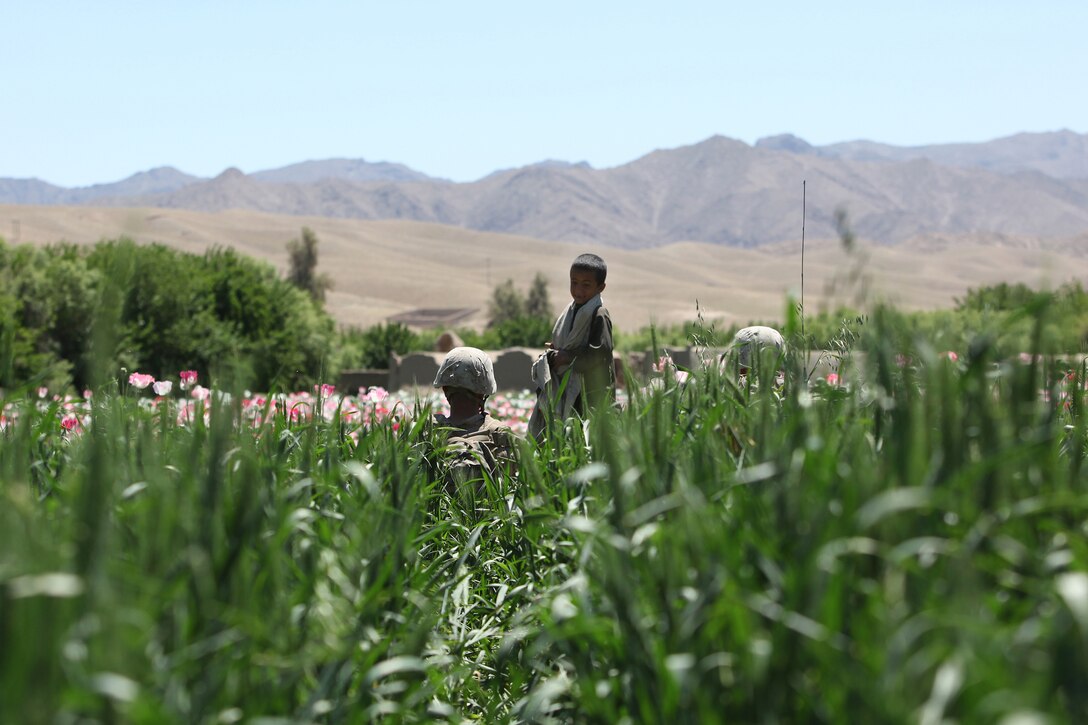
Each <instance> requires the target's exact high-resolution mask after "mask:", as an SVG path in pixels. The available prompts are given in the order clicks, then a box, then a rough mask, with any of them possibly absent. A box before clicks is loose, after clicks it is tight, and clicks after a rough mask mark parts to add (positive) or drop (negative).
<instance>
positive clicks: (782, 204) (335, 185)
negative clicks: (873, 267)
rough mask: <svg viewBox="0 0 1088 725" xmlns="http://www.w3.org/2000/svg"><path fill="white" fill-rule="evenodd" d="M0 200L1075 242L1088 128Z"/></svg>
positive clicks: (249, 179)
mask: <svg viewBox="0 0 1088 725" xmlns="http://www.w3.org/2000/svg"><path fill="white" fill-rule="evenodd" d="M0 203H8V204H44V205H54V204H56V205H90V206H123V207H161V208H176V209H190V210H195V211H206V212H218V211H224V210H228V209H248V210H253V211H262V212H269V213H277V214H292V215H300V216H302V215H305V216H320V217H334V218H354V219H370V220H376V219H397V220H412V221H425V222H435V223H440V224H445V225H451V226H455V227H461V228H465V229H471V230H476V231H484V232H501V233H508V234H518V235H523V236H527V237H533V238H536V239H542V240H552V241H562V242H572V243H579V244H594V245H612V246H619V247H625V248H631V249H639V248H647V247H655V246H660V245H663V244H670V243H676V242H687V241H694V242H707V243H711V244H722V245H730V246H742V247H758V246H763V245H768V244H775V243H778V242H784V241H790V240H796V239H798V238H799V237H800V235H801V230H802V223H804V225H805V229H806V232H807V233H808V234H810V235H813V236H814V237H831V236H835V234H836V233H837V222H836V219H837V214H838V212H839V211H840V210H841V211H844V212H845V213H846V215H847V218H848V220H849V224H850V227H851V229H852V230H853V231H854V232H855V233H856V234H857V235H858V236H860V237H862V238H865V239H869V240H872V241H874V242H877V243H882V244H898V243H902V242H905V241H907V240H910V239H912V238H915V237H919V236H925V235H932V234H946V235H958V234H983V235H986V234H992V235H1014V236H1015V235H1027V236H1034V237H1040V238H1069V237H1073V236H1076V235H1080V234H1083V233H1084V232H1085V231H1086V230H1088V135H1085V134H1077V133H1074V132H1072V131H1057V132H1051V133H1036V134H1018V135H1016V136H1010V137H1007V138H1002V139H997V140H994V141H990V142H986V143H975V144H944V145H934V146H917V147H899V146H891V145H887V144H880V143H875V142H871V141H854V142H848V143H840V144H831V145H827V146H813V145H811V144H809V143H807V142H806V141H804V140H803V139H799V138H797V137H795V136H791V135H788V134H786V135H780V136H773V137H768V138H765V139H761V140H759V141H757V142H756V143H755V144H754V145H748V144H746V143H744V142H741V141H737V140H733V139H729V138H726V137H722V136H715V137H712V138H709V139H707V140H705V141H702V142H700V143H697V144H693V145H690V146H684V147H680V148H675V149H665V150H657V151H654V152H652V153H649V154H647V155H645V156H642V157H641V158H638V159H636V160H634V161H632V162H630V163H627V164H623V165H621V166H616V167H613V168H607V169H595V168H592V167H590V166H589V165H588V164H585V163H579V164H571V163H566V162H562V161H546V162H542V163H539V164H533V165H530V166H526V167H522V168H517V169H509V170H503V171H498V172H495V173H493V174H490V175H488V176H486V177H484V178H482V179H479V180H477V181H473V182H466V183H454V182H451V181H448V180H445V179H436V178H432V177H428V176H426V175H425V174H423V173H421V172H418V171H415V170H413V169H410V168H408V167H406V166H404V165H401V164H394V163H386V162H381V163H373V162H367V161H364V160H361V159H356V160H352V159H330V160H326V161H307V162H303V163H299V164H294V165H291V166H287V167H283V168H281V169H273V170H268V171H260V172H256V173H252V174H244V173H242V172H241V171H239V170H238V169H228V170H226V171H224V172H223V173H222V174H220V175H218V176H216V177H214V178H211V179H203V178H198V177H194V176H191V175H188V174H185V173H183V172H181V171H178V170H177V169H174V168H170V167H163V168H158V169H153V170H150V171H146V172H141V173H138V174H135V175H133V176H131V177H129V178H127V179H124V180H123V181H119V182H116V183H112V184H98V185H95V186H89V187H82V188H75V189H65V188H62V187H57V186H53V185H50V184H47V183H45V182H42V181H39V180H36V179H0Z"/></svg>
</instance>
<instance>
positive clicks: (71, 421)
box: [60, 415, 79, 430]
mask: <svg viewBox="0 0 1088 725" xmlns="http://www.w3.org/2000/svg"><path fill="white" fill-rule="evenodd" d="M60 427H61V428H64V430H76V429H77V428H79V418H77V417H76V416H74V415H66V416H64V417H63V418H61V419H60Z"/></svg>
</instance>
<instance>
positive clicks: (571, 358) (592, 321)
mask: <svg viewBox="0 0 1088 725" xmlns="http://www.w3.org/2000/svg"><path fill="white" fill-rule="evenodd" d="M607 276H608V267H607V266H606V265H605V263H604V260H603V259H601V258H600V257H598V256H597V255H596V254H582V255H580V256H578V257H577V258H576V259H575V260H574V262H573V263H572V264H571V266H570V296H571V298H572V302H571V303H570V305H569V306H568V307H567V309H566V310H564V311H563V312H562V313H561V314H560V315H559V318H558V319H557V320H556V321H555V326H554V327H553V328H552V339H551V340H549V341H548V342H546V343H544V347H545V348H546V349H545V352H544V354H543V355H541V356H540V358H539V359H537V361H536V363H534V364H533V382H534V383H535V384H536V386H537V401H536V408H534V409H533V415H532V417H531V418H530V419H529V432H530V433H531V434H532V435H533V437H534V438H536V439H538V440H539V439H540V437H541V435H542V434H543V432H544V428H545V427H546V426H545V417H546V415H547V414H550V413H554V414H555V415H558V416H559V417H560V418H566V417H567V416H569V415H570V414H571V413H580V414H582V415H585V414H586V413H587V412H588V411H589V410H590V409H591V408H595V407H598V406H601V405H607V404H611V403H612V402H613V401H615V399H616V372H615V369H614V368H613V365H612V318H611V317H610V316H609V314H608V310H607V309H606V308H605V306H604V303H603V302H602V301H601V293H602V292H604V288H605V278H606V277H607ZM564 381H565V382H564ZM560 391H561V394H560Z"/></svg>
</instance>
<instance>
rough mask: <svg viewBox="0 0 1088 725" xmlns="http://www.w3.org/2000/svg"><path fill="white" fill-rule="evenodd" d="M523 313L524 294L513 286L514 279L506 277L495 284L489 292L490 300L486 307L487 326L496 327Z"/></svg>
mask: <svg viewBox="0 0 1088 725" xmlns="http://www.w3.org/2000/svg"><path fill="white" fill-rule="evenodd" d="M524 315H525V296H524V295H523V294H522V293H521V291H520V290H518V289H517V288H516V287H514V280H512V279H508V280H506V281H505V282H503V283H501V284H499V285H497V286H496V287H495V289H494V290H493V291H492V292H491V302H490V303H488V307H487V318H488V322H487V326H488V327H497V326H498V325H501V324H502V323H504V322H506V321H508V320H513V319H517V318H519V317H523V316H524Z"/></svg>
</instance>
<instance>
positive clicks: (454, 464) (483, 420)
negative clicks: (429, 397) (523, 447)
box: [435, 413, 517, 482]
mask: <svg viewBox="0 0 1088 725" xmlns="http://www.w3.org/2000/svg"><path fill="white" fill-rule="evenodd" d="M435 424H436V425H438V426H439V427H440V428H443V429H446V452H445V456H444V458H445V461H446V465H447V466H448V468H449V471H450V473H451V477H452V478H454V479H455V480H457V481H459V482H460V481H467V480H470V479H475V478H482V477H483V474H484V472H485V471H486V472H487V474H488V475H490V476H496V475H499V474H500V473H506V474H509V475H514V474H516V473H517V458H516V448H515V443H514V439H515V438H516V435H515V434H514V432H513V431H512V430H510V428H508V427H507V426H505V425H503V424H502V423H500V422H498V421H497V420H495V419H494V418H492V417H491V416H490V415H488V414H487V413H480V414H479V415H476V416H473V417H472V418H469V419H468V420H463V421H460V422H458V423H454V422H452V421H451V420H450V419H449V418H448V417H447V416H444V415H436V416H435Z"/></svg>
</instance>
